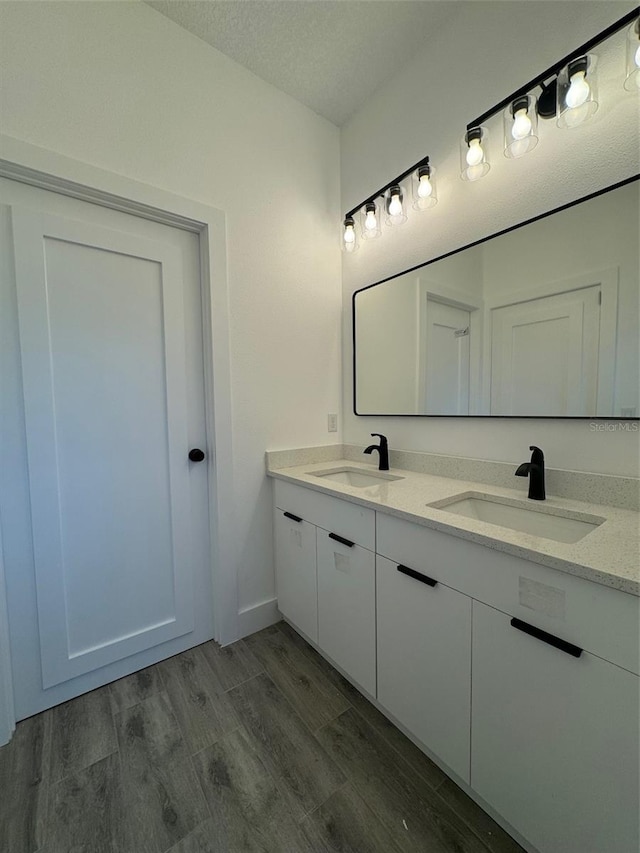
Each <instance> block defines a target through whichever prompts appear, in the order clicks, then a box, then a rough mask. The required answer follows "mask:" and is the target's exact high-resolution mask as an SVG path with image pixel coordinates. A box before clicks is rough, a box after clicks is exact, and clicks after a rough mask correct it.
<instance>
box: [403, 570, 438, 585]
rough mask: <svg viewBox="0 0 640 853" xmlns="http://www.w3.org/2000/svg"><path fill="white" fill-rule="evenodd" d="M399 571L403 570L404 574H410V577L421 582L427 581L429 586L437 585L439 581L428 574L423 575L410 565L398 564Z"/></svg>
mask: <svg viewBox="0 0 640 853" xmlns="http://www.w3.org/2000/svg"><path fill="white" fill-rule="evenodd" d="M398 571H399V572H402V574H403V575H409V577H410V578H413V579H414V580H417V581H420V583H426V584H427V586H435V585H436V584H437V583H438V581H435V580H434V579H433V578H430V577H429V576H428V575H423V574H421V573H420V572H416V570H415V569H410V568H409V566H398Z"/></svg>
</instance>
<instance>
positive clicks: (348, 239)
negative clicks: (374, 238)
mask: <svg viewBox="0 0 640 853" xmlns="http://www.w3.org/2000/svg"><path fill="white" fill-rule="evenodd" d="M344 242H345V243H347V245H348V244H350V243H355V242H356V232H355V229H354V227H353V225H347V226H346V227H345V229H344Z"/></svg>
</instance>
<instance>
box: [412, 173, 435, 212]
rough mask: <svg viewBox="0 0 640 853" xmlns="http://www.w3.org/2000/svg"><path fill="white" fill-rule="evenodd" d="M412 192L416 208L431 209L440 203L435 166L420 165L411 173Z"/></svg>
mask: <svg viewBox="0 0 640 853" xmlns="http://www.w3.org/2000/svg"><path fill="white" fill-rule="evenodd" d="M411 194H412V196H413V208H414V210H429V208H431V207H435V205H436V204H437V203H438V188H437V186H436V170H435V169H434V168H433V166H430V165H422V166H419V167H418V168H417V169H416V171H415V172H414V173H413V174H412V175H411Z"/></svg>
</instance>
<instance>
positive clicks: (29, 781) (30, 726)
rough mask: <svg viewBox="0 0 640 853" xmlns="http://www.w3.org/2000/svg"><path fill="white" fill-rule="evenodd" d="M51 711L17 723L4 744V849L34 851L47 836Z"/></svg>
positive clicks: (0, 829)
mask: <svg viewBox="0 0 640 853" xmlns="http://www.w3.org/2000/svg"><path fill="white" fill-rule="evenodd" d="M50 747H51V715H50V714H48V713H44V714H37V715H36V716H35V717H30V718H29V719H27V720H23V721H22V722H21V723H18V725H17V726H16V730H15V733H14V735H13V738H12V739H11V741H10V742H9V743H8V744H7V745H6V746H3V747H1V748H0V849H3V850H8V851H18V850H19V851H24V853H34V851H35V850H38V849H39V848H40V847H41V846H42V844H43V843H44V840H45V828H46V820H47V794H48V785H47V777H48V775H49V773H48V761H49V754H50Z"/></svg>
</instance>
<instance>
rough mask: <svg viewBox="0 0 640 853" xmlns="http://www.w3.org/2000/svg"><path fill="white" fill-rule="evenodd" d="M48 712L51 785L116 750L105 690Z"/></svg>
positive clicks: (94, 691)
mask: <svg viewBox="0 0 640 853" xmlns="http://www.w3.org/2000/svg"><path fill="white" fill-rule="evenodd" d="M49 713H50V714H51V716H52V722H51V726H52V733H51V782H52V783H55V782H59V781H60V780H61V779H64V777H65V776H69V775H70V774H71V773H76V772H77V771H78V770H82V769H84V768H85V767H89V765H91V764H94V763H95V762H96V761H100V760H101V759H102V758H106V757H107V755H110V754H111V753H112V752H115V751H116V749H117V748H118V745H117V742H116V733H115V728H114V725H113V716H112V712H111V701H110V697H109V688H108V687H100V688H99V689H98V690H92V691H91V693H85V694H84V695H83V696H77V697H76V698H75V699H71V700H70V701H69V702H65V703H64V704H62V705H57V706H56V707H55V708H52V709H51V711H50V712H49Z"/></svg>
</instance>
